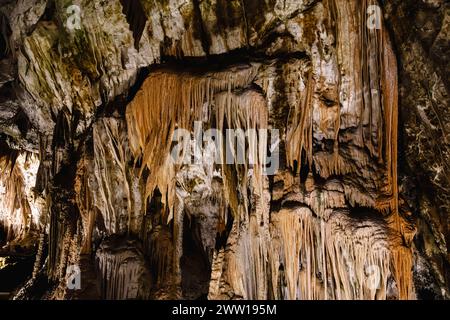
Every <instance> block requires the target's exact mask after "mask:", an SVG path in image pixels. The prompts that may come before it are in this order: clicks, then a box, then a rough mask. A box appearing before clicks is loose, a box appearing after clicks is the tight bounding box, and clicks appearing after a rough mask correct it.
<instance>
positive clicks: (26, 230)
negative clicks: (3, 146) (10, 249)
mask: <svg viewBox="0 0 450 320" xmlns="http://www.w3.org/2000/svg"><path fill="white" fill-rule="evenodd" d="M2 153H3V150H2ZM38 166H39V161H38V159H37V157H36V156H35V155H33V154H29V153H27V152H24V153H17V152H15V151H11V152H10V153H6V154H5V155H0V170H1V171H0V193H1V194H2V196H1V197H0V225H1V226H2V227H3V228H4V229H5V233H6V241H7V242H11V243H13V244H17V245H20V246H23V247H30V246H32V245H33V241H34V238H35V237H36V236H37V234H36V232H37V231H38V229H39V217H40V214H41V203H40V201H37V200H36V198H35V196H34V194H33V188H34V184H35V181H36V174H37V168H38Z"/></svg>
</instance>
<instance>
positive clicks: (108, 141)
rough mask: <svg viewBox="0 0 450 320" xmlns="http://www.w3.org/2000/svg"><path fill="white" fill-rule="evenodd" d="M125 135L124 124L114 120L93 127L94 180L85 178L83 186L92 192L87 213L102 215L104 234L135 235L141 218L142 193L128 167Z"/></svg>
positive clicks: (130, 168) (131, 168) (102, 120)
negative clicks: (106, 232) (90, 207)
mask: <svg viewBox="0 0 450 320" xmlns="http://www.w3.org/2000/svg"><path fill="white" fill-rule="evenodd" d="M125 132H126V129H125V124H124V122H123V121H121V120H118V119H114V118H103V119H101V120H100V121H99V122H97V123H96V124H95V125H94V129H93V143H94V160H93V161H94V164H93V169H91V172H92V174H93V176H94V179H93V180H92V181H91V180H89V179H88V180H87V181H86V182H87V185H86V183H85V187H88V188H90V189H91V190H92V192H93V195H92V197H93V204H94V208H92V209H91V210H94V211H95V210H98V211H99V212H100V213H101V214H102V216H103V220H104V223H105V227H106V230H107V231H108V234H114V233H118V234H124V233H127V234H135V235H138V234H140V230H141V223H142V215H143V213H142V210H143V207H142V206H141V202H142V200H141V197H142V192H141V190H140V187H139V182H138V178H136V174H135V172H134V169H133V167H132V166H129V162H130V161H131V154H130V152H129V146H128V139H127V137H126V135H125ZM86 200H87V199H85V201H86ZM83 207H84V206H82V208H83ZM88 208H89V206H88V207H87V209H88ZM93 215H94V212H91V213H90V215H89V219H91V221H92V220H93V219H94V217H93Z"/></svg>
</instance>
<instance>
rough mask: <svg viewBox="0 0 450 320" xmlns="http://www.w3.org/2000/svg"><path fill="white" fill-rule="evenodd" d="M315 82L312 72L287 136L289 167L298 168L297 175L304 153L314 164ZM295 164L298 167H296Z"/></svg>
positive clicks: (309, 161)
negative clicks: (313, 117)
mask: <svg viewBox="0 0 450 320" xmlns="http://www.w3.org/2000/svg"><path fill="white" fill-rule="evenodd" d="M313 90H314V80H313V78H312V72H311V71H310V73H309V76H308V80H307V83H306V89H305V92H304V95H303V97H301V98H300V99H298V101H299V103H297V105H296V106H295V109H294V110H293V114H292V119H293V123H292V125H291V127H290V129H289V131H288V133H287V136H286V155H287V162H288V164H289V166H290V167H291V168H292V169H294V168H296V170H297V173H299V172H300V169H301V167H302V164H303V163H302V152H305V153H306V160H307V162H308V164H309V166H310V167H311V166H312V164H313V150H312V148H313V145H312V130H313V128H312V96H313V94H314V92H313ZM295 162H296V165H297V166H295Z"/></svg>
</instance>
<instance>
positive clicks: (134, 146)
mask: <svg viewBox="0 0 450 320" xmlns="http://www.w3.org/2000/svg"><path fill="white" fill-rule="evenodd" d="M257 67H258V66H257V65H251V66H237V67H233V68H230V69H228V70H227V71H222V72H216V73H211V74H206V75H202V76H196V75H193V74H188V73H173V72H170V71H167V72H155V73H153V74H152V75H151V76H150V77H149V78H148V79H147V80H146V81H145V82H144V84H143V86H142V88H141V90H139V92H138V93H137V94H136V97H135V98H134V100H133V101H132V102H131V103H130V104H129V105H128V107H127V113H126V117H127V124H128V136H129V139H130V148H131V151H132V153H133V155H134V156H135V158H136V159H140V158H142V163H143V165H142V167H141V173H142V171H143V170H144V169H145V168H147V169H148V170H149V171H150V174H149V178H148V179H147V185H146V192H145V197H144V199H146V201H147V199H149V198H150V199H151V198H152V195H153V192H154V190H155V189H156V188H158V190H159V191H160V192H161V194H162V203H163V205H164V207H165V209H167V210H168V211H169V217H172V216H173V208H174V207H173V204H174V201H175V198H176V195H175V187H174V185H175V182H176V181H175V180H176V179H175V175H176V170H175V168H174V165H173V163H171V159H170V157H169V151H170V147H171V144H170V139H171V137H172V135H173V132H174V130H175V129H176V128H181V129H187V130H191V129H192V127H193V123H194V121H201V120H203V119H204V115H206V116H207V115H209V114H210V111H209V108H210V105H211V104H212V102H213V98H214V95H215V94H216V93H219V92H221V91H226V90H227V91H228V92H230V93H231V90H234V89H236V88H245V87H247V86H248V85H249V84H250V83H251V81H252V80H253V79H254V78H255V76H256V71H257ZM220 107H221V108H224V107H225V106H224V105H221V106H220ZM230 107H231V105H228V108H230ZM205 108H206V109H205ZM150 110H151V111H150ZM229 112H231V110H230V111H229ZM220 114H222V115H223V113H220ZM218 121H219V123H222V122H223V118H219V119H218ZM155 155H158V156H155Z"/></svg>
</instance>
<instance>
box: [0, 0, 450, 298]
mask: <svg viewBox="0 0 450 320" xmlns="http://www.w3.org/2000/svg"><path fill="white" fill-rule="evenodd" d="M413 2H414V3H413ZM70 6H75V7H70ZM374 6H375V7H374ZM377 6H380V7H377ZM0 8H1V9H0V22H1V25H2V37H0V38H2V42H1V46H2V50H0V51H1V52H0V55H1V56H0V57H1V60H0V61H1V66H0V73H1V74H0V80H1V81H0V96H1V100H0V134H1V136H0V137H1V139H2V154H5V161H4V165H2V166H1V168H2V174H1V177H2V181H3V180H4V181H14V180H11V175H10V172H13V171H14V170H16V169H17V168H19V166H17V165H16V166H14V165H11V164H10V163H11V159H12V158H13V157H12V156H11V152H10V151H11V150H20V152H21V155H20V156H19V159H20V157H27V159H28V156H27V155H29V157H31V158H32V159H35V162H37V161H38V162H39V170H36V172H35V173H34V174H35V175H36V177H35V183H34V182H33V184H35V186H34V188H33V197H36V198H38V201H39V203H40V204H42V205H40V206H39V208H37V209H36V212H38V213H39V214H37V213H35V214H30V213H29V212H27V210H26V208H27V205H28V206H29V204H28V203H35V202H36V200H31V198H30V199H24V204H23V205H14V206H13V205H11V204H9V203H8V204H4V205H3V206H2V210H4V212H3V211H2V215H1V216H0V217H7V219H6V220H8V221H9V220H11V219H12V214H11V213H9V212H10V210H11V207H14V208H15V207H20V208H21V210H22V211H23V213H22V217H25V218H23V219H24V221H28V220H30V219H29V217H30V216H33V219H34V220H33V219H31V220H33V221H38V220H39V223H34V225H33V228H31V229H33V234H34V236H33V237H31V238H32V239H34V240H33V243H34V246H35V247H36V248H37V253H36V263H35V268H34V269H35V271H34V272H33V276H32V277H31V279H30V281H29V283H28V284H27V286H25V287H24V288H23V289H22V290H21V291H20V292H19V293H18V294H17V295H16V298H30V296H32V295H33V292H35V291H33V287H35V286H37V284H36V283H38V280H40V279H42V278H45V279H46V282H47V289H46V292H45V293H43V294H40V295H39V298H53V299H65V298H71V297H75V298H82V299H83V298H84V299H91V298H108V299H130V298H131V299H132V298H139V299H148V298H152V299H173V298H189V299H197V298H206V297H207V298H209V299H414V298H447V297H448V287H449V286H448V276H449V275H448V272H449V271H448V270H449V268H448V262H449V261H448V253H447V252H448V247H447V243H448V240H449V239H448V235H449V232H448V230H449V229H448V226H449V221H448V203H449V202H448V196H447V195H448V193H447V190H448V177H449V172H448V165H447V164H448V154H449V152H448V150H449V149H448V143H447V141H448V136H447V134H446V132H447V129H446V127H447V126H448V121H447V119H446V118H447V117H448V105H449V104H448V83H447V82H448V80H447V78H446V77H445V75H446V74H447V73H446V71H447V69H448V61H447V60H448V59H447V58H448V57H447V54H448V49H447V47H446V46H447V45H448V41H446V40H448V4H446V3H444V2H443V1H437V0H436V1H419V2H416V1H381V2H380V3H377V2H376V1H353V0H352V1H347V0H323V1H306V0H305V1H279V0H261V1H251V0H231V1H222V0H211V1H206V0H192V1H191V0H161V1H144V0H141V1H137V0H136V1H132V0H122V1H119V0H113V1H104V2H100V1H87V0H79V1H73V2H70V3H69V2H68V1H62V0H54V1H44V0H19V1H6V2H5V3H4V4H2V6H1V7H0ZM369 8H372V9H373V8H380V12H381V13H384V15H383V14H381V15H377V13H378V12H377V11H376V10H375V16H373V15H372V14H371V13H370V12H371V11H368V9H369ZM78 13H79V15H78ZM373 18H375V20H373ZM411 20H412V21H414V22H415V25H414V28H415V29H414V28H409V27H406V26H407V25H408V21H411ZM200 122H201V123H202V126H203V128H204V129H205V130H207V129H212V128H217V129H219V131H220V132H225V130H227V129H239V128H240V129H243V130H249V129H258V130H259V129H262V130H264V129H267V130H274V129H276V130H278V133H279V138H280V139H279V141H270V139H269V141H270V142H271V143H267V141H266V140H265V139H264V137H261V136H255V139H254V140H253V142H252V143H249V144H248V145H246V146H245V151H246V152H247V153H248V154H249V155H251V158H252V159H253V160H255V161H254V163H252V164H251V165H249V164H247V162H245V163H242V164H237V163H232V164H231V163H228V164H227V163H224V162H225V161H222V162H220V161H219V162H218V161H216V160H217V159H219V160H223V159H224V158H223V154H221V153H220V149H221V148H220V147H222V146H221V145H217V144H215V143H210V142H209V141H204V142H203V143H200V148H201V152H200V155H199V156H198V155H197V158H195V159H194V161H189V162H185V163H174V162H173V161H172V158H171V157H170V152H171V150H172V147H173V144H172V136H173V134H174V132H175V130H176V129H185V130H187V132H190V133H191V134H192V136H193V137H196V130H197V129H196V124H198V123H200ZM200 140H201V138H200ZM193 144H194V145H193V146H192V147H193V148H194V149H195V147H196V146H198V141H197V143H195V142H194V143H193ZM218 146H219V148H218ZM275 146H277V147H276V148H275ZM185 147H190V145H189V142H188V143H187V144H186V145H185ZM272 147H273V148H272ZM269 149H271V151H272V152H269ZM3 150H4V151H3ZM261 151H263V152H262V154H264V155H265V154H266V153H267V154H270V155H272V156H273V157H278V158H279V163H278V168H277V169H278V170H277V171H276V172H275V174H269V175H266V174H265V173H267V172H266V171H267V168H265V166H264V161H263V160H265V159H264V157H259V156H260V155H261ZM31 154H33V155H31ZM14 159H15V157H14ZM272 159H274V158H272ZM246 160H250V158H248V159H246ZM27 185H28V188H30V186H29V185H30V183H28V184H27ZM21 192H22V191H21ZM29 193H30V192H29ZM30 194H31V193H30ZM11 197H13V196H11ZM29 197H31V195H30V196H29ZM7 210H8V211H7ZM2 219H3V218H2ZM6 220H5V221H6ZM2 224H3V227H5V222H4V221H2ZM24 224H27V223H26V222H23V223H19V225H20V228H22V229H24V230H25V229H26V228H25V225H24ZM28 229H30V228H28ZM5 230H7V229H6V228H5ZM19 233H20V232H16V234H17V235H15V236H10V237H12V238H15V239H7V240H10V241H9V242H11V241H16V242H19V243H20V242H21V239H23V238H24V237H25V236H24V234H27V235H28V234H31V232H28V230H25V231H24V233H22V236H21V237H22V238H21V237H19V236H18V235H19ZM39 234H40V235H39ZM38 235H39V236H38ZM28 238H30V237H28ZM22 242H23V241H22ZM72 266H81V268H80V270H81V282H82V289H83V290H81V291H80V292H77V291H76V290H75V291H73V290H71V289H70V288H68V286H67V281H69V280H70V279H71V273H70V272H69V270H72ZM87 287H88V288H87ZM86 288H87V289H86Z"/></svg>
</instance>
